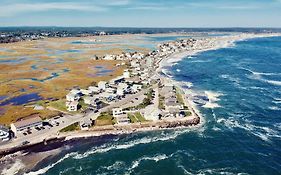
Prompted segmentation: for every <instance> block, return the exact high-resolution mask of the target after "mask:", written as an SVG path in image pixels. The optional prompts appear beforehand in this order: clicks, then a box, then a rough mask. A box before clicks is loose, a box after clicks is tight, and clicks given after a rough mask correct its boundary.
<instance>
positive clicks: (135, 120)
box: [128, 114, 138, 123]
mask: <svg viewBox="0 0 281 175" xmlns="http://www.w3.org/2000/svg"><path fill="white" fill-rule="evenodd" d="M128 118H129V119H130V121H131V123H137V122H138V119H137V118H136V117H135V115H133V114H128Z"/></svg>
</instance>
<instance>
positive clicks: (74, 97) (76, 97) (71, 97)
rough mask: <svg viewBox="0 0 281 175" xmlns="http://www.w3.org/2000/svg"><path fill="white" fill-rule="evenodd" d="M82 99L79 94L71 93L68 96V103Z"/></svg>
mask: <svg viewBox="0 0 281 175" xmlns="http://www.w3.org/2000/svg"><path fill="white" fill-rule="evenodd" d="M79 99H80V96H79V95H78V94H75V93H71V92H69V93H68V94H67V95H66V101H70V102H72V101H77V100H79Z"/></svg>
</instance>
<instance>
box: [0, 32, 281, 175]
mask: <svg viewBox="0 0 281 175" xmlns="http://www.w3.org/2000/svg"><path fill="white" fill-rule="evenodd" d="M274 36H281V35H280V34H278V35H277V34H275V35H272V34H271V35H265V34H264V35H261V34H241V35H238V36H226V37H214V38H208V39H201V40H200V39H199V41H200V43H201V44H206V43H207V46H205V47H203V48H202V45H201V48H200V46H198V47H199V48H200V49H199V48H194V49H193V50H187V51H183V52H179V53H173V54H171V55H169V56H167V57H164V58H162V59H161V60H160V61H159V62H158V64H157V66H158V67H157V69H156V70H155V72H156V74H158V75H159V76H160V77H161V78H163V79H165V80H167V81H170V82H172V83H173V84H174V85H175V86H176V87H178V88H180V89H181V90H183V88H182V87H181V86H180V85H178V83H177V82H176V81H175V80H173V79H172V78H170V77H168V76H167V75H165V73H164V72H163V70H164V69H165V67H168V66H171V65H172V64H174V63H176V62H178V61H180V60H182V59H184V58H185V57H187V56H192V55H196V54H198V53H201V52H205V51H209V50H216V49H221V48H226V47H230V46H232V45H233V44H234V43H235V42H237V41H242V40H247V39H252V38H260V37H274ZM161 73H164V75H161ZM189 95H190V94H186V93H185V98H186V99H185V101H186V102H188V107H189V108H190V109H191V112H192V113H193V115H192V116H193V117H194V118H192V119H191V120H186V119H185V120H182V123H181V120H180V119H176V120H174V121H173V120H171V121H168V120H163V121H157V122H147V123H143V124H142V123H137V124H130V125H129V126H125V125H124V126H122V125H120V126H108V127H104V128H103V129H101V128H93V129H91V130H89V131H74V132H68V133H61V134H59V135H58V136H57V137H53V138H48V139H47V140H46V141H45V142H46V143H48V142H49V141H60V140H61V141H62V142H63V143H65V144H67V143H68V142H71V141H73V142H75V141H77V140H80V139H91V138H103V137H106V136H110V135H114V136H121V135H124V134H125V135H126V134H132V133H139V132H147V131H159V130H169V129H173V130H176V129H181V128H190V129H192V128H197V127H200V126H202V125H203V124H204V122H205V120H204V117H202V116H201V114H200V111H199V110H198V109H197V107H196V105H195V104H194V103H193V102H192V101H191V100H190V99H189ZM193 120H194V121H193ZM187 121H188V122H187ZM185 122H186V123H185ZM45 142H39V143H37V144H34V145H27V146H22V147H18V150H15V151H14V152H13V149H8V152H9V151H11V152H12V153H11V152H10V153H7V154H4V157H5V156H7V155H10V154H14V153H15V154H16V152H19V151H25V150H28V149H31V148H32V147H34V146H35V147H36V146H38V145H44V143H45ZM47 145H48V144H47ZM15 149H17V148H15ZM59 149H63V147H61V148H59ZM52 150H56V149H52ZM44 152H45V151H42V153H44ZM50 152H51V153H52V151H50ZM3 153H5V151H4V152H2V151H0V158H1V156H2V154H3ZM47 155H48V154H47ZM21 156H22V157H24V155H21ZM31 156H32V155H31ZM34 156H36V155H34ZM40 156H41V159H39V160H40V161H35V162H34V163H33V164H32V163H31V164H30V165H28V167H30V169H29V171H30V170H32V168H35V167H36V165H38V164H39V163H40V162H42V161H44V160H45V158H48V156H47V157H45V156H42V155H40ZM40 156H39V157H40ZM17 160H18V159H16V160H15V162H16V161H17Z"/></svg>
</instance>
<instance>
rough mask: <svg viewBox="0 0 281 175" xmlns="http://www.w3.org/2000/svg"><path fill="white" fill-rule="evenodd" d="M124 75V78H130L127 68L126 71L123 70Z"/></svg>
mask: <svg viewBox="0 0 281 175" xmlns="http://www.w3.org/2000/svg"><path fill="white" fill-rule="evenodd" d="M123 77H124V78H130V72H129V71H128V70H127V71H124V72H123Z"/></svg>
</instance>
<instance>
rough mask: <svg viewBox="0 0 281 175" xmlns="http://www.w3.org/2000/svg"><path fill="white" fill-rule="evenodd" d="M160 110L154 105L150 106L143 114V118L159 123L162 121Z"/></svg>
mask: <svg viewBox="0 0 281 175" xmlns="http://www.w3.org/2000/svg"><path fill="white" fill-rule="evenodd" d="M160 112H161V111H160V110H159V109H157V108H155V106H154V105H148V106H147V107H146V108H145V109H144V112H143V116H144V118H145V119H146V120H152V121H157V120H159V119H160V117H159V116H160Z"/></svg>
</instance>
